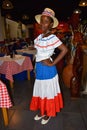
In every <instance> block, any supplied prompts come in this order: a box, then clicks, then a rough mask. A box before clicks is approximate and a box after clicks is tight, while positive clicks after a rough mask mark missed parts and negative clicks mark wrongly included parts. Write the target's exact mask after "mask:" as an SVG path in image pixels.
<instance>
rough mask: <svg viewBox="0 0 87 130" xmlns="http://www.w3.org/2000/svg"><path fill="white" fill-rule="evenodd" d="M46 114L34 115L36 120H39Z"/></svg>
mask: <svg viewBox="0 0 87 130" xmlns="http://www.w3.org/2000/svg"><path fill="white" fill-rule="evenodd" d="M44 116H45V115H43V116H38V115H36V116H35V117H34V120H35V121H38V120H40V119H42V118H43V117H44Z"/></svg>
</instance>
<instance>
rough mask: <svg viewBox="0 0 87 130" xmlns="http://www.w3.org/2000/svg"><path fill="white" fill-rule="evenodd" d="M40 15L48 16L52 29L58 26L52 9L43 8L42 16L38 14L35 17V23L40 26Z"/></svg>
mask: <svg viewBox="0 0 87 130" xmlns="http://www.w3.org/2000/svg"><path fill="white" fill-rule="evenodd" d="M42 15H46V16H49V17H51V18H52V19H53V21H54V23H53V27H52V28H55V27H57V26H58V23H59V22H58V20H57V18H56V17H55V12H54V11H53V10H52V9H50V8H45V9H44V11H43V12H42V14H38V15H36V16H35V19H36V21H37V23H39V24H40V18H41V16H42Z"/></svg>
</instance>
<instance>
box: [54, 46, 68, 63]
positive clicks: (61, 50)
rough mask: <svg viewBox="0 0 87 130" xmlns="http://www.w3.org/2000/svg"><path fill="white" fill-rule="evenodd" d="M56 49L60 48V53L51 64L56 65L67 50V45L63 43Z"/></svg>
mask: <svg viewBox="0 0 87 130" xmlns="http://www.w3.org/2000/svg"><path fill="white" fill-rule="evenodd" d="M58 49H59V50H60V53H59V54H58V56H57V57H56V59H55V60H54V61H53V65H56V64H57V63H58V62H59V61H60V60H61V59H62V58H63V57H64V56H65V55H66V53H67V52H68V49H67V47H66V46H65V45H64V44H61V45H60V46H59V47H58Z"/></svg>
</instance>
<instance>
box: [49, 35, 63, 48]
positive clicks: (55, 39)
mask: <svg viewBox="0 0 87 130" xmlns="http://www.w3.org/2000/svg"><path fill="white" fill-rule="evenodd" d="M53 36H54V37H53V38H52V39H51V42H50V43H51V44H50V45H51V46H52V47H53V48H57V47H58V46H60V45H61V44H62V41H61V40H60V39H59V38H58V37H57V36H56V35H53Z"/></svg>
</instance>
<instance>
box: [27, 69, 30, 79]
mask: <svg viewBox="0 0 87 130" xmlns="http://www.w3.org/2000/svg"><path fill="white" fill-rule="evenodd" d="M27 79H28V80H30V71H29V70H27Z"/></svg>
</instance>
